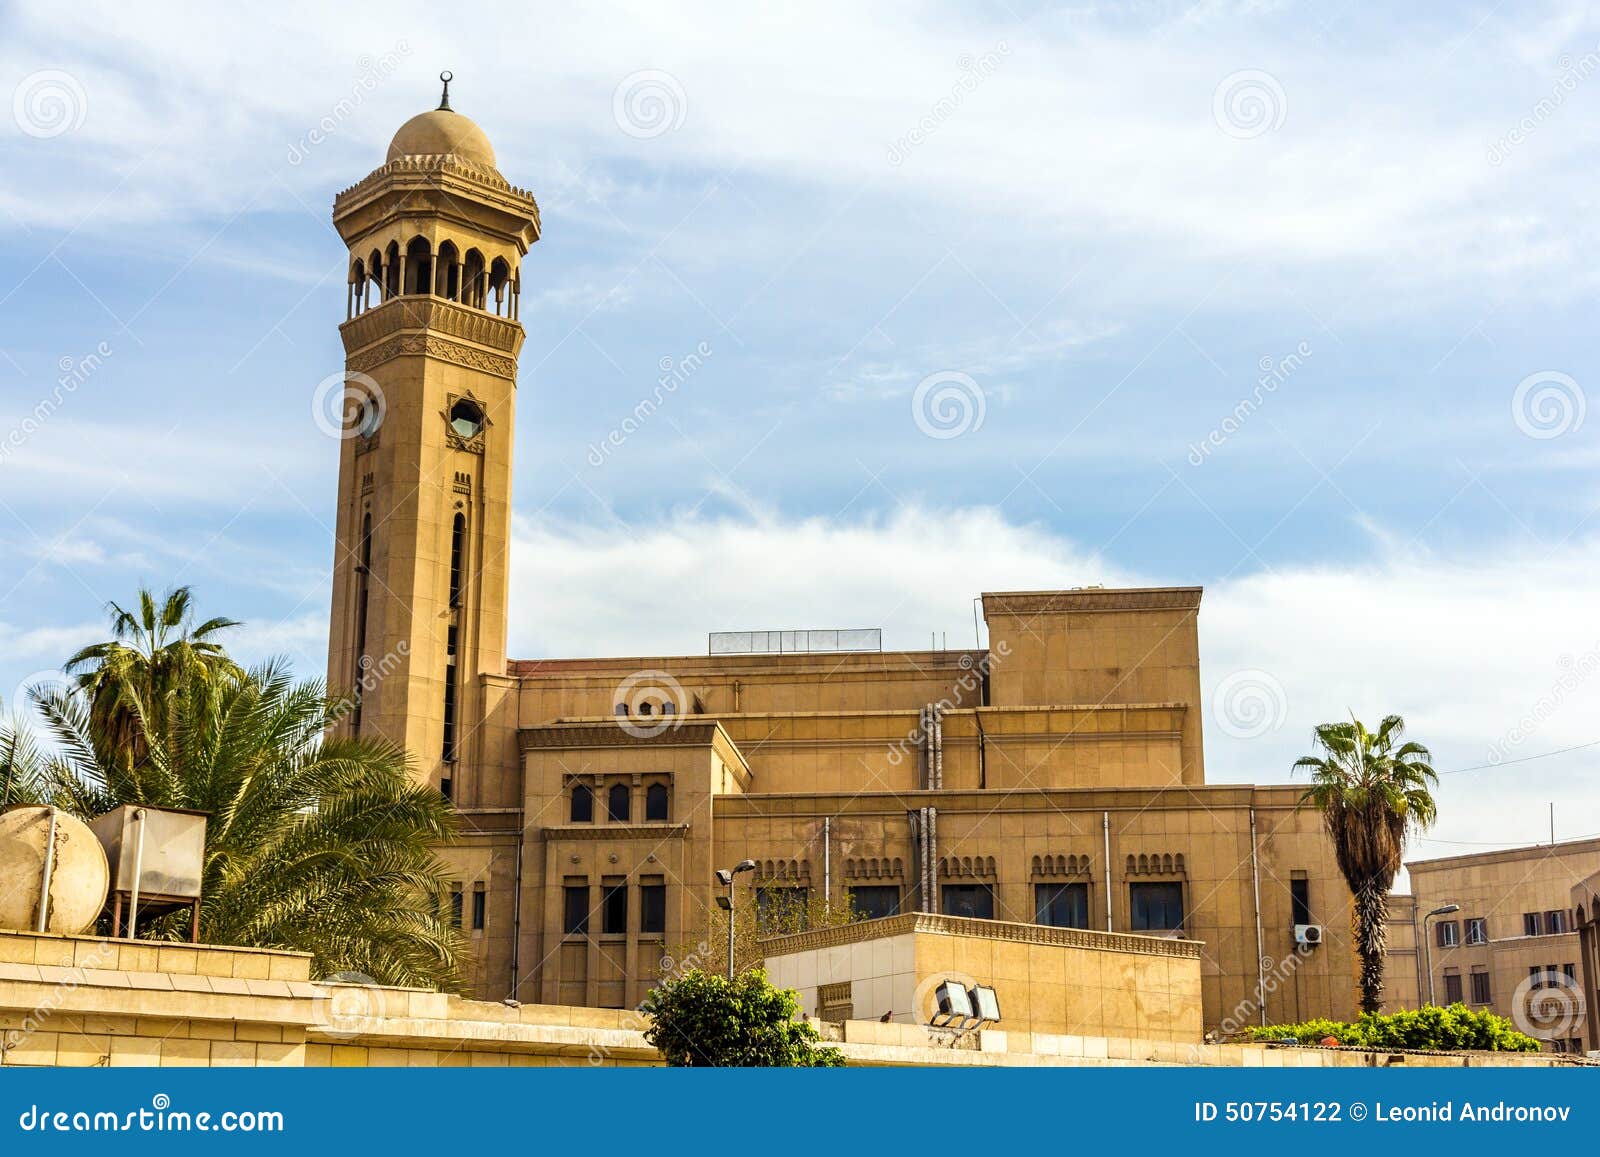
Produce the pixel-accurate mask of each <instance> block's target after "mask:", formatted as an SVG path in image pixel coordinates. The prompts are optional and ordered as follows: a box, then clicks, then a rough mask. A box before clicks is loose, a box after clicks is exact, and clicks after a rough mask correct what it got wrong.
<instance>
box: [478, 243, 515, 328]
mask: <svg viewBox="0 0 1600 1157" xmlns="http://www.w3.org/2000/svg"><path fill="white" fill-rule="evenodd" d="M510 288H511V265H510V263H509V262H507V261H506V259H505V258H504V257H496V258H495V259H494V264H493V265H491V266H489V292H490V293H491V294H492V295H493V297H494V305H493V306H492V307H491V306H490V305H489V303H488V301H485V302H484V308H485V309H489V308H492V309H493V311H494V313H495V315H496V316H497V317H504V316H505V314H506V311H507V310H508V309H509V308H510V305H511V299H510V296H509V293H510Z"/></svg>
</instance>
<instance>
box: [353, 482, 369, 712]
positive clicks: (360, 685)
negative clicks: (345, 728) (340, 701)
mask: <svg viewBox="0 0 1600 1157" xmlns="http://www.w3.org/2000/svg"><path fill="white" fill-rule="evenodd" d="M371 574H372V512H371V511H368V512H367V513H366V514H363V515H362V516H361V552H360V554H358V555H357V556H356V639H355V643H356V646H355V687H354V688H352V690H351V694H352V695H353V696H354V697H355V710H354V711H353V712H351V715H350V728H351V730H352V731H354V732H355V733H356V734H357V735H359V734H361V705H362V700H363V698H365V693H366V688H365V686H364V684H365V681H366V677H367V667H368V666H369V664H370V661H369V660H368V658H367V586H368V582H369V577H370V575H371Z"/></svg>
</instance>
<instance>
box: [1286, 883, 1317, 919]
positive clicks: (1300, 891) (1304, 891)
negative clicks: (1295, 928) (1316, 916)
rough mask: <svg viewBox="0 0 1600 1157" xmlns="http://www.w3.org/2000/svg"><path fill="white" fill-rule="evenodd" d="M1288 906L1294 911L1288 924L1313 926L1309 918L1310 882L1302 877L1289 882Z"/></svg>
mask: <svg viewBox="0 0 1600 1157" xmlns="http://www.w3.org/2000/svg"><path fill="white" fill-rule="evenodd" d="M1289 905H1290V907H1291V908H1293V909H1294V916H1293V919H1292V920H1291V921H1290V923H1293V924H1315V923H1316V921H1315V920H1313V919H1312V918H1311V881H1310V880H1308V879H1306V878H1305V877H1304V876H1296V877H1295V878H1294V879H1292V880H1290V881H1289Z"/></svg>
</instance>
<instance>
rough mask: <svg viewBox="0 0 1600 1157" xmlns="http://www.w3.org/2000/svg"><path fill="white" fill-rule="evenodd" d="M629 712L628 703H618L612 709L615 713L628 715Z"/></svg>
mask: <svg viewBox="0 0 1600 1157" xmlns="http://www.w3.org/2000/svg"><path fill="white" fill-rule="evenodd" d="M627 713H628V705H627V704H626V703H618V704H617V705H616V707H615V708H613V709H612V714H613V715H626V714H627Z"/></svg>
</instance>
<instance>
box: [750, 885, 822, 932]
mask: <svg viewBox="0 0 1600 1157" xmlns="http://www.w3.org/2000/svg"><path fill="white" fill-rule="evenodd" d="M810 896H811V889H809V888H781V887H770V888H757V889H756V928H757V929H758V930H759V931H760V932H761V933H762V934H763V935H766V936H783V935H786V934H787V933H790V932H804V931H805V930H806V929H807V928H808V927H809V926H810V918H809V913H808V912H807V906H808V901H809V899H810Z"/></svg>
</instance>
